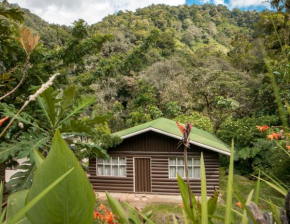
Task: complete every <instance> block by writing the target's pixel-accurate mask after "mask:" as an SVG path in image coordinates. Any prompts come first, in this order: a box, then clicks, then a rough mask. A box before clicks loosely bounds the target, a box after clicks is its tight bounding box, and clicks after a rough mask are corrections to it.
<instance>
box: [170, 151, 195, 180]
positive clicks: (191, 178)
mask: <svg viewBox="0 0 290 224" xmlns="http://www.w3.org/2000/svg"><path fill="white" fill-rule="evenodd" d="M180 158H182V159H183V157H169V158H168V178H169V179H177V173H178V172H176V177H170V167H171V166H174V167H176V170H177V168H178V167H180V166H182V167H184V164H183V165H178V164H177V161H178V159H180ZM170 159H175V162H176V165H170ZM188 159H191V160H192V165H188V162H187V169H188V167H192V172H193V169H194V167H199V168H200V177H189V179H190V180H200V179H201V162H200V160H201V158H200V157H199V158H198V157H196V156H195V157H194V156H193V157H191V156H190V157H187V160H188ZM194 160H199V162H200V164H199V165H194ZM181 178H183V179H184V178H186V175H185V169H183V176H181Z"/></svg>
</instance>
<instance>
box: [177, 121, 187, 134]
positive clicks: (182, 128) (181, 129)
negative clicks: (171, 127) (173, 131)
mask: <svg viewBox="0 0 290 224" xmlns="http://www.w3.org/2000/svg"><path fill="white" fill-rule="evenodd" d="M176 124H177V126H178V127H179V130H180V131H181V132H182V134H184V133H185V131H186V129H185V127H184V126H183V125H181V124H179V123H178V121H176Z"/></svg>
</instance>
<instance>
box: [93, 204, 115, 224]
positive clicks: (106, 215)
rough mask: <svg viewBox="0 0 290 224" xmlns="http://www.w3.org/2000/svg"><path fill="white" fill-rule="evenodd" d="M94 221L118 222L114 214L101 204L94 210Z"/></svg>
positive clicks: (106, 223) (97, 222)
mask: <svg viewBox="0 0 290 224" xmlns="http://www.w3.org/2000/svg"><path fill="white" fill-rule="evenodd" d="M94 223H95V224H115V223H118V222H117V221H116V219H115V216H114V214H113V213H112V212H111V211H110V210H109V209H108V208H107V207H106V206H104V205H103V204H101V205H100V206H99V209H98V210H97V211H96V210H95V211H94Z"/></svg>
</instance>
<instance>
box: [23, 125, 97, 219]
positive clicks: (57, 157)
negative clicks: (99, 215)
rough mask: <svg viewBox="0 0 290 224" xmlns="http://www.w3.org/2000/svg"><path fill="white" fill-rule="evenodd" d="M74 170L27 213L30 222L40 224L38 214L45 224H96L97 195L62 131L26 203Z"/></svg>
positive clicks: (56, 136) (40, 167)
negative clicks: (94, 220)
mask: <svg viewBox="0 0 290 224" xmlns="http://www.w3.org/2000/svg"><path fill="white" fill-rule="evenodd" d="M72 167H73V168H74V170H73V171H72V173H71V174H70V175H69V176H67V178H65V179H64V180H63V181H62V182H61V183H60V184H59V185H57V186H56V187H55V188H54V190H53V191H51V192H49V193H48V195H47V196H45V197H44V198H43V199H42V200H41V201H40V202H38V204H37V206H35V207H33V208H32V209H31V210H30V211H29V212H28V213H27V217H28V219H29V220H30V221H31V223H33V224H34V223H39V217H40V216H39V214H41V223H42V224H48V223H60V224H68V223H69V224H79V223H82V224H91V223H92V222H93V213H94V205H95V195H94V192H93V189H92V186H91V184H90V182H89V180H88V178H87V177H86V175H85V173H84V171H83V169H82V168H81V166H80V164H79V162H78V161H77V159H76V157H75V156H74V154H73V152H72V151H71V149H70V148H69V147H68V146H67V144H66V143H65V141H64V140H63V139H62V137H61V134H60V132H59V131H57V132H56V134H55V136H54V138H53V140H52V146H51V149H50V151H49V154H48V156H47V158H46V159H45V160H44V161H43V162H42V164H41V165H40V166H39V167H38V168H37V171H36V172H35V175H34V179H33V183H32V187H31V189H30V191H29V194H28V196H27V199H26V204H27V203H29V202H30V201H32V200H33V199H34V198H35V197H37V195H38V194H39V193H40V192H42V191H43V190H44V189H45V188H46V187H47V186H49V185H50V184H51V183H52V182H53V181H54V180H55V179H56V178H57V177H59V176H61V175H62V174H63V173H65V172H66V171H68V170H69V169H71V168H72Z"/></svg>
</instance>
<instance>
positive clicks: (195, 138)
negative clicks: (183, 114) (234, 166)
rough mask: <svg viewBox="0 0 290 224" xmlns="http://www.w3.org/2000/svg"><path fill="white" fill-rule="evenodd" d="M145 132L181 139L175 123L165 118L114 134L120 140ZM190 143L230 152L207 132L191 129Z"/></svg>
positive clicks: (228, 153)
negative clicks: (154, 132) (149, 131)
mask: <svg viewBox="0 0 290 224" xmlns="http://www.w3.org/2000/svg"><path fill="white" fill-rule="evenodd" d="M146 130H151V131H156V132H159V133H161V134H164V135H168V136H171V137H175V138H182V137H183V135H182V133H181V131H180V130H179V128H178V126H177V125H176V123H175V121H172V120H169V119H166V118H159V119H156V120H153V121H150V122H147V123H145V124H141V125H138V126H135V127H132V128H128V129H125V130H122V131H119V132H116V133H114V135H117V136H119V137H121V138H128V137H131V136H134V135H137V134H139V133H143V132H144V131H146ZM189 139H190V142H191V143H192V144H195V145H199V146H201V147H204V148H207V149H210V150H213V151H217V152H220V153H223V154H226V155H230V153H231V151H230V148H229V147H228V146H227V145H226V144H224V143H223V142H222V141H221V140H219V139H218V138H217V137H215V136H214V135H212V134H211V133H209V132H207V131H203V130H200V129H197V128H195V127H192V130H191V133H190V137H189Z"/></svg>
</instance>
